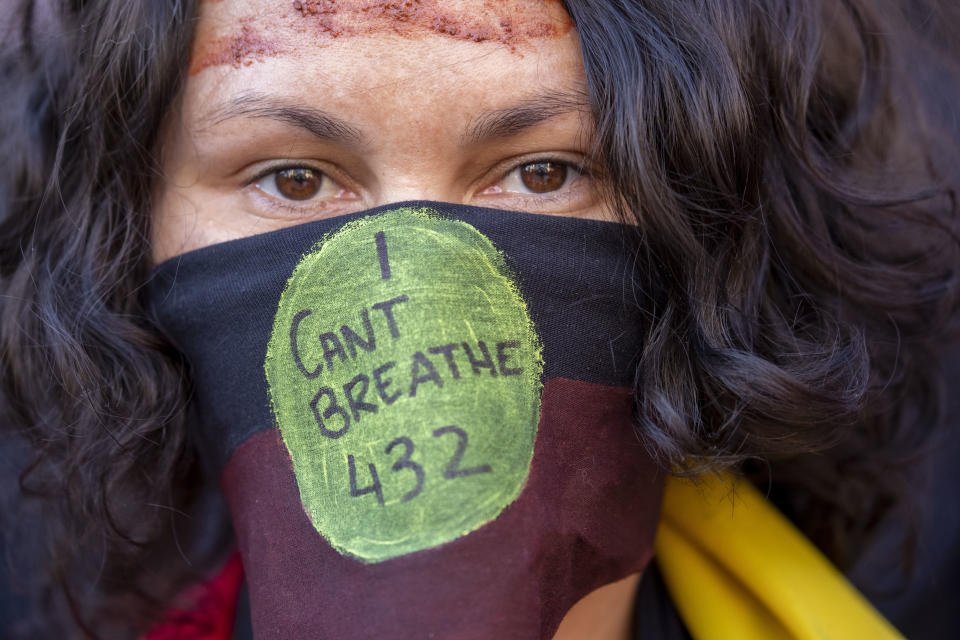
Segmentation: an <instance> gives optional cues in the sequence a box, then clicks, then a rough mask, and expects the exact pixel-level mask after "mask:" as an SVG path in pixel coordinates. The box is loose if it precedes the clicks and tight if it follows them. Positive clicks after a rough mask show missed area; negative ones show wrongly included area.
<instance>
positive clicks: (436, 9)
mask: <svg viewBox="0 0 960 640" xmlns="http://www.w3.org/2000/svg"><path fill="white" fill-rule="evenodd" d="M571 26H572V25H571V22H570V20H569V17H568V16H567V14H566V12H565V11H564V9H563V6H562V4H561V2H560V1H559V0H399V1H394V2H387V1H384V0H205V1H204V2H203V3H202V4H201V10H200V19H199V24H198V28H197V37H196V40H195V47H194V51H193V56H192V62H191V72H192V73H194V74H196V73H199V72H200V71H203V70H204V69H207V68H209V67H213V66H223V65H227V66H234V67H241V66H249V65H252V64H254V63H257V62H262V61H264V60H266V59H268V58H272V57H280V56H290V55H299V56H302V55H303V54H304V53H305V50H316V49H319V48H324V47H330V46H333V45H335V44H337V43H339V42H342V41H344V40H352V39H355V38H357V37H362V36H377V35H391V36H396V37H400V38H403V39H405V40H408V41H409V40H417V39H422V38H424V37H428V36H439V37H441V38H442V39H444V40H447V41H461V42H469V43H477V44H480V43H485V44H495V45H499V46H501V47H503V48H506V49H508V50H509V51H510V52H512V53H515V54H519V55H521V56H522V55H523V52H524V50H529V49H530V48H531V47H533V46H536V45H537V44H539V42H538V41H542V40H549V39H560V38H563V37H564V36H567V35H568V34H569V32H570V30H571ZM436 46H442V45H436Z"/></svg>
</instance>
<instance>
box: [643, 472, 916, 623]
mask: <svg viewBox="0 0 960 640" xmlns="http://www.w3.org/2000/svg"><path fill="white" fill-rule="evenodd" d="M656 554H657V562H658V564H659V565H660V568H661V572H662V573H663V577H664V581H665V582H666V584H667V588H668V590H669V591H670V595H671V597H672V598H673V601H674V603H675V604H676V606H677V609H678V610H679V612H680V615H681V617H682V618H683V620H684V622H685V623H686V625H687V628H688V629H689V630H690V633H691V634H692V635H693V637H694V638H695V639H696V640H730V639H737V640H751V639H753V638H762V639H764V640H779V639H781V638H782V639H784V640H808V639H809V640H814V639H816V640H824V639H830V640H848V639H853V640H893V639H902V638H903V636H902V635H901V634H900V633H899V632H898V631H897V630H896V629H895V628H894V627H893V626H892V625H891V624H890V623H889V622H887V620H886V619H885V618H884V617H883V616H882V615H881V614H880V613H879V612H878V611H877V610H876V609H874V608H873V606H871V604H870V603H869V602H868V601H867V600H866V598H864V597H863V595H861V594H860V592H858V591H857V590H856V589H855V588H854V587H853V586H852V585H851V584H850V583H849V582H848V581H847V579H846V578H845V577H844V576H843V575H842V574H841V573H840V572H839V571H838V570H837V569H836V568H835V567H834V566H833V565H832V564H831V563H830V561H829V560H827V558H826V557H825V556H824V555H823V554H822V553H820V551H819V550H818V549H817V548H816V547H814V546H813V544H812V543H811V542H810V541H809V540H807V539H806V538H805V537H804V536H803V534H801V533H800V532H799V531H798V530H797V529H796V528H795V527H794V526H793V525H792V524H791V523H790V522H789V521H788V520H787V519H786V518H785V517H784V516H783V515H782V514H781V513H780V512H779V511H777V509H776V508H774V507H773V506H772V505H771V504H770V503H769V502H768V501H767V500H766V499H765V498H764V497H763V496H762V495H761V494H760V492H759V491H757V490H756V489H755V488H754V487H753V486H752V485H751V484H749V483H748V482H746V481H739V480H736V479H734V478H732V477H731V476H720V477H715V476H711V477H701V478H698V479H696V480H695V481H690V480H684V479H679V478H671V479H669V480H668V482H667V488H666V493H665V495H664V504H663V512H662V515H661V521H660V527H659V529H658V531H657V540H656Z"/></svg>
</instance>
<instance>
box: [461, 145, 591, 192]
mask: <svg viewBox="0 0 960 640" xmlns="http://www.w3.org/2000/svg"><path fill="white" fill-rule="evenodd" d="M571 155H572V154H571ZM540 163H554V164H561V165H564V166H565V167H567V169H568V170H570V171H573V172H575V174H576V175H575V176H573V177H568V179H567V181H566V182H565V183H564V186H562V187H561V188H560V189H558V190H557V191H547V192H544V193H539V194H534V193H522V192H515V191H504V192H502V193H511V194H516V193H521V194H522V195H529V196H536V197H537V198H540V199H543V198H548V197H551V196H552V197H556V195H557V194H558V193H559V192H560V191H563V190H566V189H568V188H569V187H570V186H571V185H572V184H573V183H574V182H576V181H577V180H580V179H581V178H591V177H593V175H594V170H593V168H592V167H590V166H589V161H588V159H587V158H586V157H585V156H581V157H580V161H579V162H578V161H576V160H573V159H571V158H570V157H563V155H561V154H557V153H541V154H536V153H533V154H530V155H529V156H527V157H521V158H511V159H510V160H507V161H505V162H502V163H500V164H499V165H498V166H497V167H496V168H494V170H493V172H492V173H493V174H494V176H496V179H495V180H489V179H488V180H484V182H483V184H484V185H485V186H483V187H482V188H481V189H480V190H479V191H478V192H477V193H479V194H484V193H485V192H486V191H487V190H488V189H490V188H492V187H494V186H496V185H498V184H500V183H502V182H504V181H505V180H507V179H508V178H509V177H510V175H511V174H512V173H514V172H515V171H519V170H521V169H523V168H524V167H526V166H528V165H531V164H540ZM488 195H489V194H488Z"/></svg>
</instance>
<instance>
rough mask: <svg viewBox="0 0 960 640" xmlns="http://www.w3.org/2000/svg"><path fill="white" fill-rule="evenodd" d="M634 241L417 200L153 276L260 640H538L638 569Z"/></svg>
mask: <svg viewBox="0 0 960 640" xmlns="http://www.w3.org/2000/svg"><path fill="white" fill-rule="evenodd" d="M627 231H628V230H627V229H626V228H625V227H623V226H621V225H619V224H614V223H608V222H599V221H591V220H581V219H570V218H562V217H555V216H541V215H531V214H524V213H517V212H509V211H501V210H493V209H481V208H476V207H466V206H459V205H451V204H444V203H434V202H411V203H400V204H394V205H389V206H387V207H382V208H379V209H373V210H369V211H364V212H361V213H357V214H351V215H348V216H342V217H337V218H331V219H327V220H321V221H317V222H311V223H307V224H302V225H298V226H294V227H290V228H287V229H283V230H280V231H275V232H271V233H266V234H263V235H259V236H254V237H249V238H245V239H241V240H236V241H231V242H227V243H223V244H219V245H215V246H211V247H207V248H204V249H200V250H197V251H193V252H190V253H187V254H185V255H182V256H179V257H177V258H174V259H172V260H169V261H167V262H165V263H163V264H161V265H159V266H158V267H157V268H156V269H155V270H154V273H153V275H152V278H151V282H150V285H149V287H148V290H147V292H146V295H147V298H148V302H149V304H150V306H151V308H152V311H153V314H154V316H155V318H156V322H157V324H158V326H159V327H160V328H161V330H163V331H164V332H165V333H166V334H167V335H168V336H169V337H170V339H171V341H172V342H173V343H174V344H175V345H176V346H177V347H178V348H179V349H180V350H181V351H182V352H183V353H184V354H185V355H186V357H187V358H188V360H189V362H190V363H191V367H192V372H193V376H194V385H195V390H196V396H195V403H196V415H197V416H198V420H197V425H196V429H197V433H196V436H197V440H198V441H199V442H200V447H201V449H202V453H203V455H204V456H205V457H206V458H207V459H208V460H209V461H210V463H211V464H212V465H213V466H214V467H215V468H216V469H217V470H218V472H219V473H220V474H221V486H222V488H223V491H224V493H225V495H226V497H227V501H228V503H229V505H230V509H231V514H232V520H233V524H234V528H235V530H236V532H237V536H238V543H239V546H240V550H241V553H242V556H243V562H244V566H245V569H246V573H247V580H248V584H249V594H250V607H251V616H252V622H253V629H254V633H255V637H257V638H284V639H291V638H292V639H296V638H336V639H338V640H344V639H347V640H349V639H351V638H357V639H360V638H364V639H366V638H471V639H472V638H550V637H552V635H553V634H554V632H555V631H556V629H557V627H558V625H559V623H560V621H561V619H562V618H563V616H564V614H565V613H566V612H567V611H568V610H569V609H570V607H571V606H572V605H573V604H574V603H576V602H577V601H578V600H579V599H580V598H582V597H583V596H584V595H586V594H587V593H589V592H590V591H592V590H594V589H596V588H598V587H600V586H602V585H605V584H608V583H611V582H613V581H616V580H618V579H621V578H623V577H626V576H627V575H630V574H632V573H636V572H638V571H641V570H643V568H644V567H645V566H646V564H647V562H648V561H649V559H650V557H651V555H652V543H653V537H654V533H655V530H656V525H657V519H658V513H659V506H660V499H661V495H662V487H663V476H662V474H661V472H660V471H659V470H658V469H657V467H656V465H655V464H654V463H653V461H652V460H651V459H650V457H649V456H648V454H647V452H646V449H645V447H644V446H643V444H642V443H641V442H640V440H639V439H638V437H637V435H636V434H635V432H634V429H633V420H632V409H633V398H632V393H631V388H632V386H633V381H634V376H635V368H636V362H637V359H638V356H639V354H640V351H641V349H642V341H641V336H642V315H641V312H640V304H639V299H638V296H639V293H637V292H636V291H635V287H634V272H633V269H634V268H635V266H634V262H633V260H632V258H631V256H630V253H629V251H627V249H626V246H625V237H626V235H625V234H626V232H627Z"/></svg>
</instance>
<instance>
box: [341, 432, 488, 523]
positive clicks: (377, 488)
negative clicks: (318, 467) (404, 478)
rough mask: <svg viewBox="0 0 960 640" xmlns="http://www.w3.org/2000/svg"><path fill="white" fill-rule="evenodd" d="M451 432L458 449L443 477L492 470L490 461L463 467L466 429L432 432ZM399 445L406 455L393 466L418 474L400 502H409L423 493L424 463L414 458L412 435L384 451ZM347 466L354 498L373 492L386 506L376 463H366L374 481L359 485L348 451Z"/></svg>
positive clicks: (435, 433) (437, 434) (460, 476)
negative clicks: (366, 484)
mask: <svg viewBox="0 0 960 640" xmlns="http://www.w3.org/2000/svg"><path fill="white" fill-rule="evenodd" d="M448 433H450V434H453V435H455V436H456V437H457V450H456V451H455V452H454V453H453V457H452V458H450V462H448V463H447V467H446V469H444V470H443V477H444V478H445V479H446V480H456V479H457V478H465V477H467V476H472V475H476V474H478V473H490V465H488V464H483V465H479V466H476V467H469V468H466V469H462V468H460V462H461V461H462V460H463V454H464V452H465V451H466V450H467V443H468V442H469V437H468V436H467V432H466V431H464V430H463V429H461V428H460V427H457V426H454V425H450V426H446V427H440V428H439V429H436V430H435V431H434V432H433V437H434V438H440V437H442V436H444V435H446V434H448ZM398 446H403V448H404V451H403V455H402V456H400V457H399V458H398V459H397V461H396V462H394V463H393V467H392V468H391V469H392V470H393V471H395V472H396V471H403V470H404V469H409V470H410V471H412V472H413V473H414V474H415V475H416V478H417V484H416V485H415V486H414V487H413V489H411V490H410V491H408V492H407V494H406V495H404V496H403V498H401V499H400V502H407V501H409V500H413V499H414V498H416V497H417V496H418V495H420V492H421V491H423V481H424V479H425V477H426V474H425V472H424V470H423V467H422V466H421V465H420V464H418V463H417V462H414V461H413V460H412V459H411V458H412V456H413V451H414V446H413V441H412V440H410V438H407V437H405V436H402V437H400V438H397V439H396V440H393V441H392V442H391V443H390V444H388V445H387V448H386V449H385V450H384V453H386V454H387V455H390V453H391V452H392V451H393V450H394V449H395V448H396V447H398ZM347 466H348V467H349V473H350V495H351V496H353V497H354V498H359V497H360V496H365V495H367V494H370V493H372V494H375V495H376V496H377V502H379V503H380V506H383V504H384V502H383V486H382V485H381V483H380V477H379V475H378V474H377V467H376V466H375V465H374V464H373V463H372V462H371V463H369V464H368V465H367V466H368V467H369V469H370V477H371V479H372V481H373V482H372V483H371V484H370V485H369V486H366V487H363V488H360V487H357V463H356V461H355V460H354V459H353V456H352V455H349V454H348V455H347Z"/></svg>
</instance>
